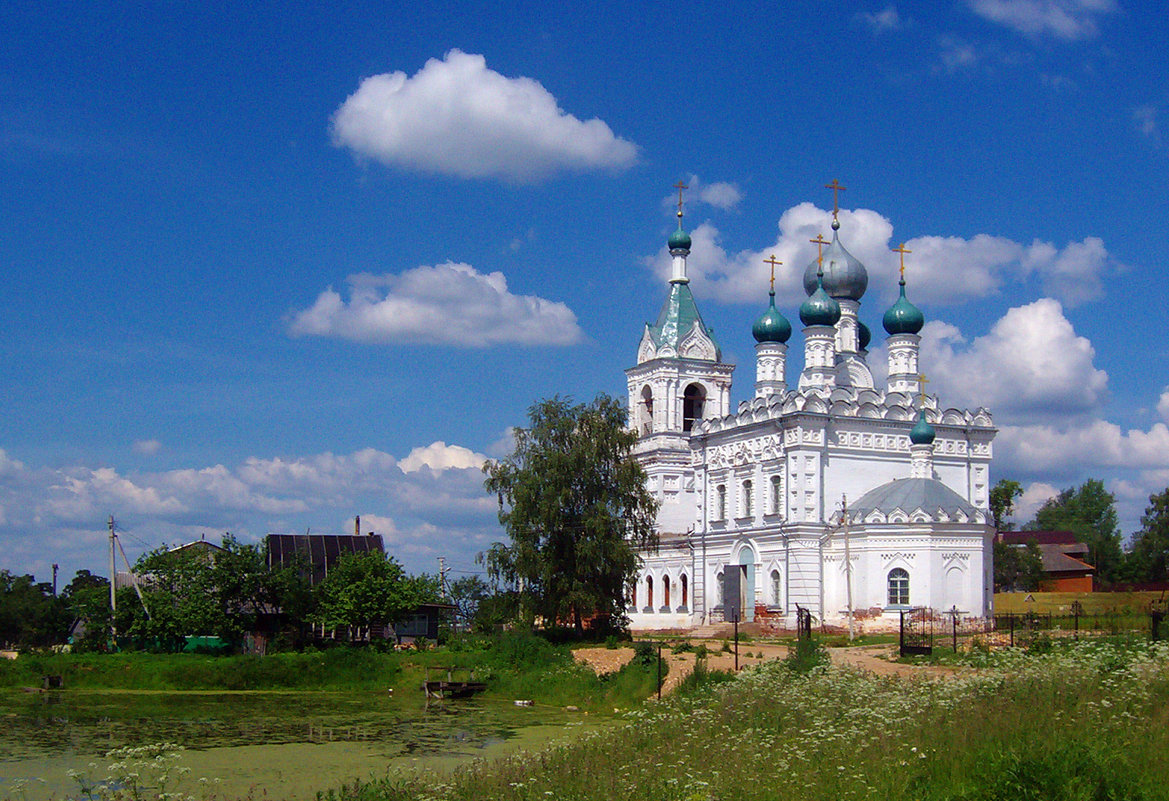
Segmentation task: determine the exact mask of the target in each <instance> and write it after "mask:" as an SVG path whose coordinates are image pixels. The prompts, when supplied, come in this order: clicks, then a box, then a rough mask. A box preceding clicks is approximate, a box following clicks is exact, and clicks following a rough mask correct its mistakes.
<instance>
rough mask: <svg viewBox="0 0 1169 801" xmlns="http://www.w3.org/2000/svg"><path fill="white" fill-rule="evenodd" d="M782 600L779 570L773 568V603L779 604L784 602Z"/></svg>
mask: <svg viewBox="0 0 1169 801" xmlns="http://www.w3.org/2000/svg"><path fill="white" fill-rule="evenodd" d="M782 601H783V595H782V594H781V588H780V584H779V571H778V570H772V571H771V603H772V604H773V605H775V606H779V605H780V604H781V603H782Z"/></svg>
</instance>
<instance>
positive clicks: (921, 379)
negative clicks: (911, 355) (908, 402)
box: [917, 373, 930, 408]
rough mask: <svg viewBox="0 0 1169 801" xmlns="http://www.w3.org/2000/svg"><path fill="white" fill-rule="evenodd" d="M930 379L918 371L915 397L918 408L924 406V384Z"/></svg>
mask: <svg viewBox="0 0 1169 801" xmlns="http://www.w3.org/2000/svg"><path fill="white" fill-rule="evenodd" d="M929 382H930V381H929V379H928V378H926V377H925V376H924V375H921V374H920V373H918V376H917V398H918V408H925V385H926V384H928V383H929Z"/></svg>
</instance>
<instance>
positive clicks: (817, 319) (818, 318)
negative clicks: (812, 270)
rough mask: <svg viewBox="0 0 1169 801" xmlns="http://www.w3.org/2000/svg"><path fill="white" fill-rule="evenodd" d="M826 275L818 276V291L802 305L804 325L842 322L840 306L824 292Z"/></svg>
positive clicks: (801, 318) (801, 319)
mask: <svg viewBox="0 0 1169 801" xmlns="http://www.w3.org/2000/svg"><path fill="white" fill-rule="evenodd" d="M823 279H824V274H823V273H822V272H821V273H819V274H817V276H816V281H817V282H816V291H815V292H813V293H812V294H811V295H810V296H808V299H807V300H805V301H804V302H803V303H801V304H800V321H801V322H803V324H804V325H809V326H810V325H836V324H837V323H838V322H840V304H839V303H837V302H836V301H835V300H833V299H832V298H831V297H829V296H828V293H827V292H825V291H824V280H823Z"/></svg>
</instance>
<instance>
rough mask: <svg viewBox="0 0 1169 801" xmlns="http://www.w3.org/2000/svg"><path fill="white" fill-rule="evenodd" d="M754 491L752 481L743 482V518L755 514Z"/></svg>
mask: <svg viewBox="0 0 1169 801" xmlns="http://www.w3.org/2000/svg"><path fill="white" fill-rule="evenodd" d="M753 489H754V487H753V486H752V484H751V481H750V479H748V480H747V481H744V482H743V517H750V516H751V515H753V514H754V513H755V505H754V504H753V503H752V501H754V500H755V499H754V493H753V492H752V490H753Z"/></svg>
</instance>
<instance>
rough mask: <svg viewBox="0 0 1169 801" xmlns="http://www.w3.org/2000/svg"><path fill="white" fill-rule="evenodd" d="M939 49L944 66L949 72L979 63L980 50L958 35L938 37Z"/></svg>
mask: <svg viewBox="0 0 1169 801" xmlns="http://www.w3.org/2000/svg"><path fill="white" fill-rule="evenodd" d="M938 50H939V51H940V52H939V56H940V57H941V60H942V66H943V67H945V68H946V71H947V72H957V71H958V70H961V69H965V68H967V67H973V66H974V65H975V64H977V63H978V51H977V50H975V49H974V45H972V44H970V43H969V42H965V41H963V40H961V39H959V38H957V37H956V36H950V35H945V36H940V37H938Z"/></svg>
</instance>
